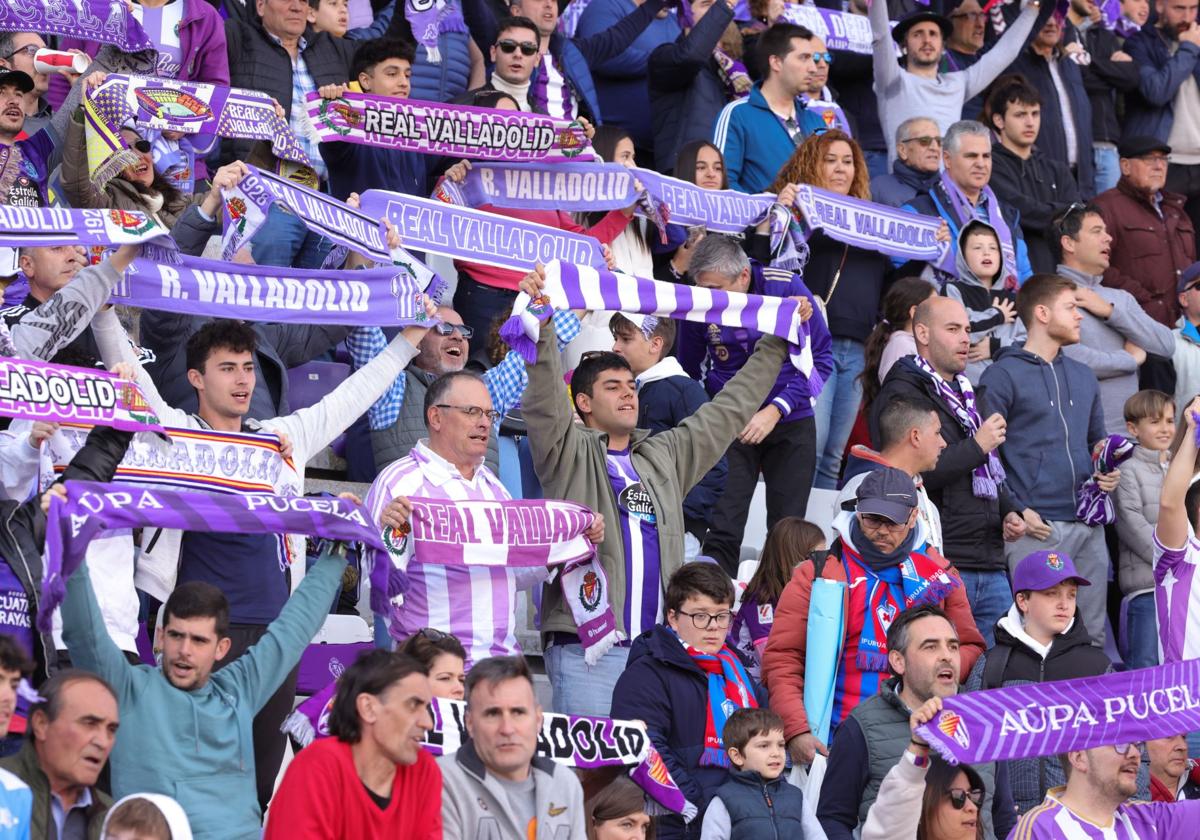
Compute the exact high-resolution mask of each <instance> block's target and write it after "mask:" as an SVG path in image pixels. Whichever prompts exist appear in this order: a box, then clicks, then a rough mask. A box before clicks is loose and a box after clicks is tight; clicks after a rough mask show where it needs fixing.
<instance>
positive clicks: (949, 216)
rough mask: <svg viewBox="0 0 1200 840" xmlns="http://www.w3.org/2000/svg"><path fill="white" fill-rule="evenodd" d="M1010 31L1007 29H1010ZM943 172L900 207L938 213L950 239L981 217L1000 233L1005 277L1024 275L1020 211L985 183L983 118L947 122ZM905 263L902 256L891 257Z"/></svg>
mask: <svg viewBox="0 0 1200 840" xmlns="http://www.w3.org/2000/svg"><path fill="white" fill-rule="evenodd" d="M1010 31H1011V30H1010ZM942 158H943V162H944V163H945V166H946V171H945V173H944V176H943V177H942V178H941V180H939V181H938V182H936V183H935V184H934V186H933V189H931V190H930V191H929V192H927V193H923V194H921V195H919V196H917V197H916V198H914V199H913V200H912V201H910V202H908V203H907V204H905V205H904V209H905V210H908V211H910V212H913V213H921V214H923V215H926V216H941V217H942V218H943V219H945V220H946V224H947V225H949V226H950V240H951V241H952V242H957V241H958V232H959V230H960V229H961V228H962V226H963V225H965V224H966V223H967V222H969V221H971V220H972V219H982V220H983V221H985V222H987V223H988V224H990V225H991V226H992V227H993V228H995V229H996V234H997V235H998V236H999V237H1000V250H1001V257H1002V259H1003V263H1004V266H1003V272H1004V277H1005V279H1006V281H1007V280H1008V279H1009V278H1011V280H1012V282H1014V283H1016V282H1018V281H1022V280H1024V279H1025V278H1027V277H1029V275H1031V274H1032V273H1033V268H1032V267H1031V266H1030V264H1029V252H1028V251H1027V249H1026V247H1025V238H1024V236H1023V235H1022V233H1021V225H1020V223H1019V219H1020V217H1019V214H1018V213H1017V211H1016V210H1014V209H1013V208H1012V207H1009V206H1008V205H1006V204H1004V203H1002V202H1001V201H1000V199H999V198H997V197H996V194H995V193H994V192H992V188H991V187H990V186H988V183H989V181H991V178H992V133H991V132H990V131H989V130H988V129H987V127H986V126H985V125H983V123H978V122H975V121H974V120H961V121H959V122H956V123H954V125H952V126H950V130H949V131H947V132H946V136H945V138H944V139H943V140H942ZM895 262H896V263H897V265H902V264H904V263H903V261H902V260H896V261H895Z"/></svg>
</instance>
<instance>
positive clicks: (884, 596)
mask: <svg viewBox="0 0 1200 840" xmlns="http://www.w3.org/2000/svg"><path fill="white" fill-rule="evenodd" d="M855 498H856V504H855V507H854V509H853V510H842V511H840V512H839V513H838V515H837V516H836V517H835V518H834V520H833V530H834V533H835V534H836V536H837V542H835V543H834V547H833V553H832V554H831V555H830V557H829V558H824V559H821V560H819V561H811V562H810V561H807V560H806V561H803V562H801V564H800V565H799V566H798V567H797V569H796V573H795V574H794V575H793V576H792V579H791V580H790V581H789V582H788V584H787V586H786V587H785V588H784V590H783V595H782V596H780V599H779V606H778V607H776V608H775V625H774V629H773V630H772V631H771V636H770V638H769V639H768V640H767V647H766V650H765V651H764V652H763V660H762V675H763V683H764V684H765V685H766V687H767V690H768V691H769V692H770V694H771V708H772V709H774V710H775V711H776V712H778V713H779V716H780V717H782V718H783V720H784V723H785V724H786V727H785V729H784V735H785V736H786V737H787V739H788V750H789V751H790V752H791V754H792V758H793V760H795V761H799V762H802V763H807V762H810V761H812V758H813V755H814V754H815V753H817V752H820V753H826V754H827V750H826V747H825V744H824V743H822V742H821V740H820V739H819V738H818V737H817V736H816V735H815V734H814V733H813V732H812V729H811V727H810V724H809V720H808V715H807V714H806V712H805V708H804V665H805V662H806V661H807V655H808V610H809V602H810V599H811V597H812V587H813V580H814V579H815V578H817V577H818V576H819V577H823V578H827V579H829V580H840V581H845V582H846V583H848V584H849V586H850V588H851V589H853V590H857V589H859V588H860V587H862V588H863V589H862V591H863V592H866V593H869V595H868V600H869V601H870V603H875V604H877V607H876V608H875V609H874V610H872V609H870V608H868V607H867V603H868V601H859V600H857V599H851V601H850V602H849V603H850V612H849V614H847V615H846V617H845V619H846V621H845V626H846V632H845V637H844V639H843V640H842V644H841V651H842V653H841V659H840V660H839V662H838V678H837V680H836V683H835V689H834V697H833V713H832V716H831V719H830V728H831V731H832V730H833V729H836V728H837V727H838V725H839V724H841V723H842V722H843V721H845V720H846V719H847V717H848V716H849V714H850V712H851V711H853V709H854V708H855V707H856V706H857V705H858V704H859V703H861V702H862V701H863V700H865V699H866V698H868V697H871V696H873V695H875V694H876V693H878V691H879V689H880V686H882V685H883V684H884V682H885V681H886V678H887V669H888V659H889V656H888V653H889V647H888V642H889V641H891V637H890V636H889V635H888V629H887V628H888V625H889V624H890V623H891V622H892V620H893V619H894V618H895V617H896V616H897V615H898V614H899V613H900V612H901V611H902V610H904V609H906V608H908V607H915V606H921V605H925V604H936V605H938V606H940V607H942V608H943V609H945V610H946V611H947V612H948V613H949V614H950V616H951V617H952V619H953V621H954V624H955V626H956V627H958V628H959V634H958V637H957V639H956V642H957V641H958V640H959V639H961V642H962V646H961V648H959V647H958V645H957V644H956V645H955V648H956V652H957V653H958V655H959V658H960V662H959V666H960V669H959V670H958V671H956V672H955V676H956V679H955V680H954V682H955V683H957V682H958V680H957V674H958V673H970V670H971V666H972V665H974V664H975V659H976V657H978V656H979V654H980V653H982V652H983V649H984V643H983V637H982V636H980V635H979V630H978V629H976V626H975V621H974V619H972V618H971V605H970V604H969V603H968V602H967V595H966V591H965V590H964V589H963V586H962V579H961V578H960V577H959V576H958V572H957V571H955V570H954V568H953V567H951V566H950V564H949V563H948V562H947V561H946V559H945V558H943V557H942V556H941V555H940V554H938V553H937V552H936V551H934V550H933V549H932V548H930V547H929V546H928V532H927V530H926V528H925V525H924V524H923V523H922V521H921V519H920V517H919V515H918V514H919V511H918V507H919V502H920V500H919V499H918V497H917V490H916V487H915V486H914V485H913V480H912V478H911V477H909V475H908V474H907V473H905V472H904V471H903V470H898V469H896V468H895V467H884V468H883V469H879V470H875V471H874V472H871V473H869V474H868V475H867V477H866V478H864V479H863V480H862V483H861V484H859V485H858V491H857V493H856V494H855ZM830 560H832V562H829V561H830ZM902 569H903V572H902V571H901V570H902ZM905 580H908V581H910V582H911V581H915V580H924V581H926V582H927V584H928V585H927V586H924V587H921V590H920V594H919V595H914V594H913V593H914V591H915V590H913V589H912V586H911V583H909V584H905V583H904V581H905ZM864 813H865V810H864ZM851 830H853V826H851Z"/></svg>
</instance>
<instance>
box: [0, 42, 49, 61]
mask: <svg viewBox="0 0 1200 840" xmlns="http://www.w3.org/2000/svg"><path fill="white" fill-rule="evenodd" d="M41 49H45V47H39V46H38V45H37V44H26V45H25V46H23V47H17V48H16V49H15V50H13V51H12V52H10V53H8V54H7V55H0V58H3V59H4V60H5V61H8V60H9V59H11V58H12V57H13V56H15V55H18V54H20V53H29V57H30V59H32V58H34V56H36V55H37V51H38V50H41Z"/></svg>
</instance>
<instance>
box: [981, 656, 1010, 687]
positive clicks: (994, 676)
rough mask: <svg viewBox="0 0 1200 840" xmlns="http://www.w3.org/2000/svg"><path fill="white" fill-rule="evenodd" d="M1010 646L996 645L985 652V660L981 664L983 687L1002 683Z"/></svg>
mask: <svg viewBox="0 0 1200 840" xmlns="http://www.w3.org/2000/svg"><path fill="white" fill-rule="evenodd" d="M1011 654H1012V648H1011V647H1009V646H1008V645H996V646H995V647H993V648H992V649H991V650H989V651H988V652H987V661H986V662H985V663H984V664H983V687H984V688H985V689H988V688H999V687H1000V686H1002V685H1004V669H1006V668H1007V667H1008V657H1009V656H1010V655H1011Z"/></svg>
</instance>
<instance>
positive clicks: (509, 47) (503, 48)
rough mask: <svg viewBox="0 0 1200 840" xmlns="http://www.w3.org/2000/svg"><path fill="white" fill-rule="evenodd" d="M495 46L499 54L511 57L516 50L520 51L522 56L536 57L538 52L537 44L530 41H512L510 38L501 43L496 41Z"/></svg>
mask: <svg viewBox="0 0 1200 840" xmlns="http://www.w3.org/2000/svg"><path fill="white" fill-rule="evenodd" d="M496 46H497V47H499V48H500V52H502V53H504V54H505V55H512V54H513V53H515V52H516V51H517V50H520V51H521V55H523V56H526V57H528V56H531V55H536V54H537V51H538V47H537V44H535V43H533V42H532V41H514V40H512V39H511V38H505V39H504V40H503V41H497V42H496Z"/></svg>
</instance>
